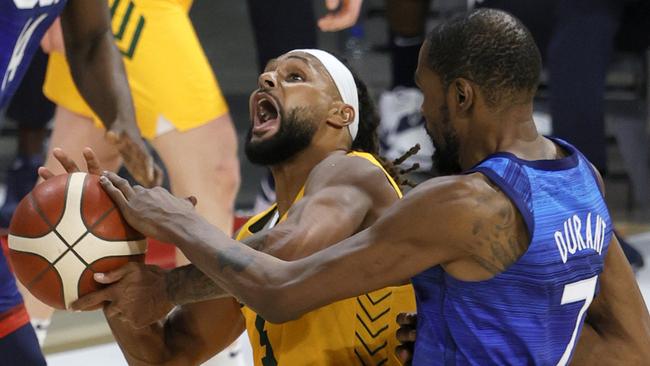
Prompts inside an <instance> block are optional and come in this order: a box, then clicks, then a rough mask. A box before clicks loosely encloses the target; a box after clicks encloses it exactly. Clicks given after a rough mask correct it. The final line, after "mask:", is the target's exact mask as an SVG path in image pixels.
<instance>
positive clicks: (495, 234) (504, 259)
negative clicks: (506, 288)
mask: <svg viewBox="0 0 650 366" xmlns="http://www.w3.org/2000/svg"><path fill="white" fill-rule="evenodd" d="M493 220H496V221H493ZM521 228H525V223H524V222H523V218H522V217H521V216H520V215H517V211H516V209H515V208H514V207H513V206H512V205H510V204H508V205H506V206H504V207H502V208H501V209H499V210H498V212H497V215H495V216H494V218H491V219H489V220H486V219H477V220H476V221H475V222H474V223H473V225H472V235H473V237H474V242H475V244H474V247H475V248H476V249H477V252H476V253H475V254H472V258H473V259H474V260H475V261H476V262H477V263H478V264H479V265H480V266H481V267H483V268H484V269H485V270H486V271H488V272H490V273H492V274H494V275H496V274H498V273H501V272H503V271H504V270H506V269H507V268H508V267H509V266H510V265H511V264H512V263H514V262H516V261H517V260H518V259H519V258H520V257H521V255H522V254H523V253H524V252H525V251H526V249H527V246H528V240H529V239H528V233H527V231H526V230H523V231H524V233H522V230H521ZM477 247H478V248H477ZM486 249H487V250H486Z"/></svg>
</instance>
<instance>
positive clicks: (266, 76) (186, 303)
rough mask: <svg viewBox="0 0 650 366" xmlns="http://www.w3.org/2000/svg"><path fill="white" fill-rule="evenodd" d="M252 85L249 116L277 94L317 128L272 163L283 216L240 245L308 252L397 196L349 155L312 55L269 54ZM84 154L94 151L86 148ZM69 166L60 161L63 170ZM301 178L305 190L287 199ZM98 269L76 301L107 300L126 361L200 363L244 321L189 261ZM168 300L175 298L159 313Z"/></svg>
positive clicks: (335, 106) (263, 135)
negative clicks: (263, 98)
mask: <svg viewBox="0 0 650 366" xmlns="http://www.w3.org/2000/svg"><path fill="white" fill-rule="evenodd" d="M259 87H260V88H259V90H258V91H256V92H254V93H253V94H252V96H251V120H253V121H255V118H256V115H257V113H256V112H257V108H259V106H258V104H257V102H256V101H257V100H258V98H259V95H262V94H260V93H263V94H264V95H267V94H268V95H271V96H272V97H273V98H275V99H276V100H277V101H278V102H280V104H281V107H282V110H285V111H287V110H291V109H294V108H299V109H300V108H304V109H305V110H306V111H307V112H306V113H307V114H306V115H307V116H308V117H309V121H311V122H313V123H316V132H315V135H314V137H313V139H312V142H311V144H310V145H309V146H308V147H307V148H306V149H304V150H303V151H300V152H298V153H297V154H296V156H294V157H291V158H290V159H288V160H287V161H283V162H281V163H278V164H275V165H272V166H271V170H272V173H273V176H274V179H275V181H276V187H277V195H278V210H279V214H280V215H285V214H286V219H285V220H284V221H281V222H280V223H278V224H277V225H276V226H275V227H274V228H272V229H266V230H262V231H260V232H258V233H256V234H255V235H252V236H251V237H249V238H247V239H245V240H244V244H245V245H246V246H247V247H249V248H252V249H251V250H256V251H261V252H264V253H267V254H269V255H272V256H273V257H276V258H280V259H282V260H297V259H301V258H305V257H307V256H309V255H311V254H313V253H316V252H318V251H321V250H324V249H325V248H328V247H329V246H331V245H333V244H335V243H337V242H339V241H341V240H343V239H345V238H347V237H349V236H351V235H353V234H355V233H357V232H359V231H361V230H363V229H365V228H367V227H369V226H370V225H371V224H372V223H373V222H374V221H375V220H376V219H377V218H378V217H380V216H381V215H382V214H383V213H384V212H385V211H386V210H387V209H388V208H389V207H390V206H391V205H392V204H394V203H395V202H396V201H397V200H398V198H399V197H398V195H397V193H396V191H395V188H394V187H393V186H392V185H391V184H390V182H389V180H388V179H387V177H386V175H385V174H384V172H383V171H382V170H381V169H379V168H378V167H377V166H375V165H373V164H372V163H370V162H369V161H368V160H366V159H364V158H360V157H356V156H349V155H347V152H348V151H349V150H350V145H351V136H350V134H349V132H348V130H347V127H346V126H347V124H349V123H350V122H351V121H352V119H353V118H354V113H355V112H354V110H353V109H352V108H351V107H350V106H349V105H346V104H344V103H342V102H341V99H340V96H339V95H338V92H337V91H336V89H335V87H334V84H333V81H332V80H331V78H330V76H329V74H327V73H326V71H325V70H324V68H323V67H322V65H321V64H320V63H319V62H318V61H317V60H316V59H315V58H313V57H312V56H310V55H308V54H290V55H285V56H282V57H280V58H278V59H276V60H273V61H272V62H270V63H269V65H268V66H267V68H266V71H265V72H264V73H263V74H262V75H260V78H259ZM307 107H308V108H307ZM282 117H284V116H282ZM284 122H285V120H284V119H281V120H280V123H284ZM305 123H307V122H305ZM254 125H255V123H254ZM277 130H278V129H277V128H276V129H275V132H274V131H273V130H270V131H269V130H268V129H266V130H262V132H260V133H253V134H252V135H251V140H253V141H264V140H268V139H272V138H273V137H274V135H275V134H276V133H277ZM56 157H57V158H58V159H59V160H60V161H62V163H63V162H66V161H67V160H68V159H67V157H66V156H65V154H62V152H61V151H57V156H56ZM88 158H92V152H91V151H90V150H87V156H86V159H88ZM89 164H90V162H89ZM63 165H64V166H66V164H65V163H64V164H63ZM90 165H91V164H90ZM74 169H76V167H70V164H67V166H66V170H74ZM43 173H45V174H46V175H47V174H48V172H47V171H45V170H43V171H42V174H41V175H43ZM49 175H51V173H50V174H49ZM120 185H123V183H120ZM303 186H304V196H303V198H302V199H300V200H299V201H298V202H296V203H294V200H295V198H296V196H297V195H298V193H299V192H300V190H301V188H302V187H303ZM124 187H125V188H126V186H124ZM129 188H130V187H129ZM133 189H135V190H138V191H139V190H141V189H144V188H142V187H134V188H133ZM152 192H160V193H162V192H164V191H162V190H160V189H154V190H153V191H152ZM168 198H170V199H171V200H170V201H169V203H170V205H169V206H168V208H170V209H172V210H174V211H175V212H177V213H178V212H179V211H178V210H177V209H178V208H180V207H182V209H183V210H185V209H187V210H189V211H192V212H194V210H193V203H194V202H193V201H191V200H188V199H181V200H179V201H176V199H175V198H174V197H172V196H169V197H168ZM181 202H182V204H181V206H180V207H176V206H175V205H176V204H179V203H181ZM168 238H170V237H168ZM159 239H163V236H159ZM233 266H234V267H235V268H237V267H238V266H237V265H236V264H233ZM95 279H96V280H98V281H99V282H102V283H107V284H109V283H114V284H113V285H111V286H109V287H107V288H106V289H104V290H100V291H97V292H95V293H93V294H90V295H88V296H86V297H84V298H82V299H79V300H78V301H77V302H76V303H75V304H74V305H73V306H74V308H76V309H85V308H89V307H93V306H95V305H97V304H101V303H102V302H109V303H107V305H106V306H105V313H106V315H107V318H108V320H109V325H110V326H111V329H112V330H113V333H114V335H115V337H116V339H117V341H118V343H119V344H120V347H121V348H122V350H123V352H124V354H125V356H126V358H127V360H128V361H129V363H130V364H135V365H153V364H164V365H177V364H178V365H187V364H198V363H200V362H202V361H204V360H205V359H207V358H209V357H210V355H212V354H214V353H216V352H218V351H219V350H221V349H223V347H225V346H227V345H228V344H230V342H232V340H234V339H235V338H236V337H237V336H239V334H241V332H242V331H243V329H244V318H243V316H242V313H241V310H240V303H239V302H238V301H237V300H235V299H233V298H232V296H231V295H230V294H229V293H228V292H226V291H224V289H223V288H222V286H220V285H219V284H218V283H216V282H214V281H213V280H212V279H210V278H209V277H207V276H206V275H204V274H203V273H202V272H201V271H200V270H199V269H198V268H197V267H196V266H194V265H189V266H185V267H182V268H178V269H175V270H172V271H170V272H166V271H163V270H160V269H158V268H156V267H153V266H143V265H137V264H135V265H127V266H125V267H122V268H121V269H119V270H116V271H114V272H111V273H107V274H104V275H101V276H98V275H96V276H95ZM202 300H208V301H202ZM175 304H176V305H181V306H177V307H176V309H175V310H174V311H173V312H172V314H171V315H170V316H168V317H167V318H165V315H166V314H167V312H169V311H170V310H171V309H172V308H173V305H175ZM160 319H162V321H160V322H158V320H160ZM214 324H220V326H219V327H214V326H213V325H214Z"/></svg>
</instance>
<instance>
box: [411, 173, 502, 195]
mask: <svg viewBox="0 0 650 366" xmlns="http://www.w3.org/2000/svg"><path fill="white" fill-rule="evenodd" d="M498 193H499V190H498V188H496V186H494V185H493V184H492V183H491V182H490V181H489V180H488V179H487V178H485V177H484V176H483V175H481V174H476V173H474V174H459V175H450V176H443V177H436V178H432V179H428V180H426V181H424V182H422V183H420V184H419V185H418V186H417V187H415V188H414V189H413V190H411V191H410V192H409V195H418V196H429V197H430V198H434V199H436V200H441V201H448V200H462V199H467V198H470V199H471V198H492V197H494V196H496V195H498Z"/></svg>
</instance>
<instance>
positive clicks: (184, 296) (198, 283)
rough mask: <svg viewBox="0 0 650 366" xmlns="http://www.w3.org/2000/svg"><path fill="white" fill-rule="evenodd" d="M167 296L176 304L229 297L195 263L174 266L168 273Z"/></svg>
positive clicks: (166, 279)
mask: <svg viewBox="0 0 650 366" xmlns="http://www.w3.org/2000/svg"><path fill="white" fill-rule="evenodd" d="M165 281H166V282H167V296H168V297H169V300H170V301H171V302H172V303H173V304H174V305H184V304H190V303H194V302H199V301H205V300H212V299H217V298H221V297H229V296H230V294H229V293H228V292H226V291H225V290H223V289H222V288H221V287H220V286H219V285H218V284H217V283H215V282H214V281H213V280H212V279H211V278H210V277H208V276H206V275H205V274H204V273H203V272H201V270H199V269H198V268H196V266H194V265H193V264H189V265H187V266H183V267H178V268H174V269H173V270H171V271H170V272H168V273H167V275H166V278H165Z"/></svg>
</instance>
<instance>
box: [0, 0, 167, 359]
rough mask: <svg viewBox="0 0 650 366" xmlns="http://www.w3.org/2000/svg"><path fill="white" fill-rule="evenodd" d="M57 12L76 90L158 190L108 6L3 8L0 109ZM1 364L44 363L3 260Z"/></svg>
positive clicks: (62, 2)
mask: <svg viewBox="0 0 650 366" xmlns="http://www.w3.org/2000/svg"><path fill="white" fill-rule="evenodd" d="M59 14H61V19H62V25H63V28H64V37H65V40H66V45H68V46H69V47H67V50H66V51H67V55H68V58H69V59H70V60H71V62H70V67H71V69H72V73H73V75H74V78H75V83H76V85H77V87H78V88H79V90H81V91H82V93H83V96H84V98H85V99H86V100H87V101H88V103H89V104H90V105H91V106H92V108H93V109H94V110H95V112H96V113H97V114H98V115H99V116H100V117H101V118H102V120H103V121H104V122H105V123H106V125H107V126H109V128H110V132H109V134H108V135H107V137H108V138H109V140H110V141H112V142H114V143H115V144H116V146H117V147H118V149H119V150H120V153H121V154H122V156H123V157H124V160H125V162H126V165H127V166H128V168H129V170H130V171H131V172H132V173H133V174H134V176H135V177H136V178H137V179H138V180H139V181H140V182H142V183H143V184H145V185H153V184H154V183H155V182H156V181H157V180H158V179H159V177H158V176H159V175H160V174H159V172H158V171H159V170H158V169H157V168H156V167H155V166H154V164H153V159H152V158H151V156H150V155H149V153H148V151H147V149H146V148H145V146H144V145H143V143H142V140H141V138H140V132H139V130H138V128H137V126H136V124H135V118H134V115H133V106H132V103H131V94H130V92H129V88H128V84H127V82H126V77H125V75H124V71H123V66H122V62H121V59H120V56H119V52H118V50H117V49H116V48H115V45H114V43H113V41H112V39H113V35H112V33H111V32H110V19H109V15H108V14H109V12H108V8H107V5H106V2H105V1H104V0H70V1H67V2H66V0H5V1H2V2H0V109H1V108H2V107H3V106H5V104H6V103H7V102H8V101H9V99H10V98H11V96H12V95H13V93H14V92H15V90H16V88H17V87H18V85H19V84H20V81H21V79H22V77H23V75H24V73H25V71H26V70H27V67H28V66H29V63H30V61H31V59H32V57H33V55H34V53H35V52H36V50H37V48H38V47H39V44H40V41H41V38H42V37H43V34H44V33H45V31H46V30H47V29H48V28H49V27H50V25H51V24H52V22H53V21H54V19H55V18H56V17H57V16H59ZM0 363H1V364H3V365H41V364H45V360H44V359H43V356H42V354H41V352H40V349H39V346H38V341H37V340H36V336H35V335H34V331H33V329H32V327H31V325H30V324H29V317H28V315H27V313H26V311H25V308H24V305H23V300H22V298H21V296H20V294H19V293H18V290H17V288H16V283H15V280H14V277H13V275H12V274H11V272H10V270H9V268H8V266H7V262H6V260H5V258H4V256H3V255H2V254H0Z"/></svg>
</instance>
